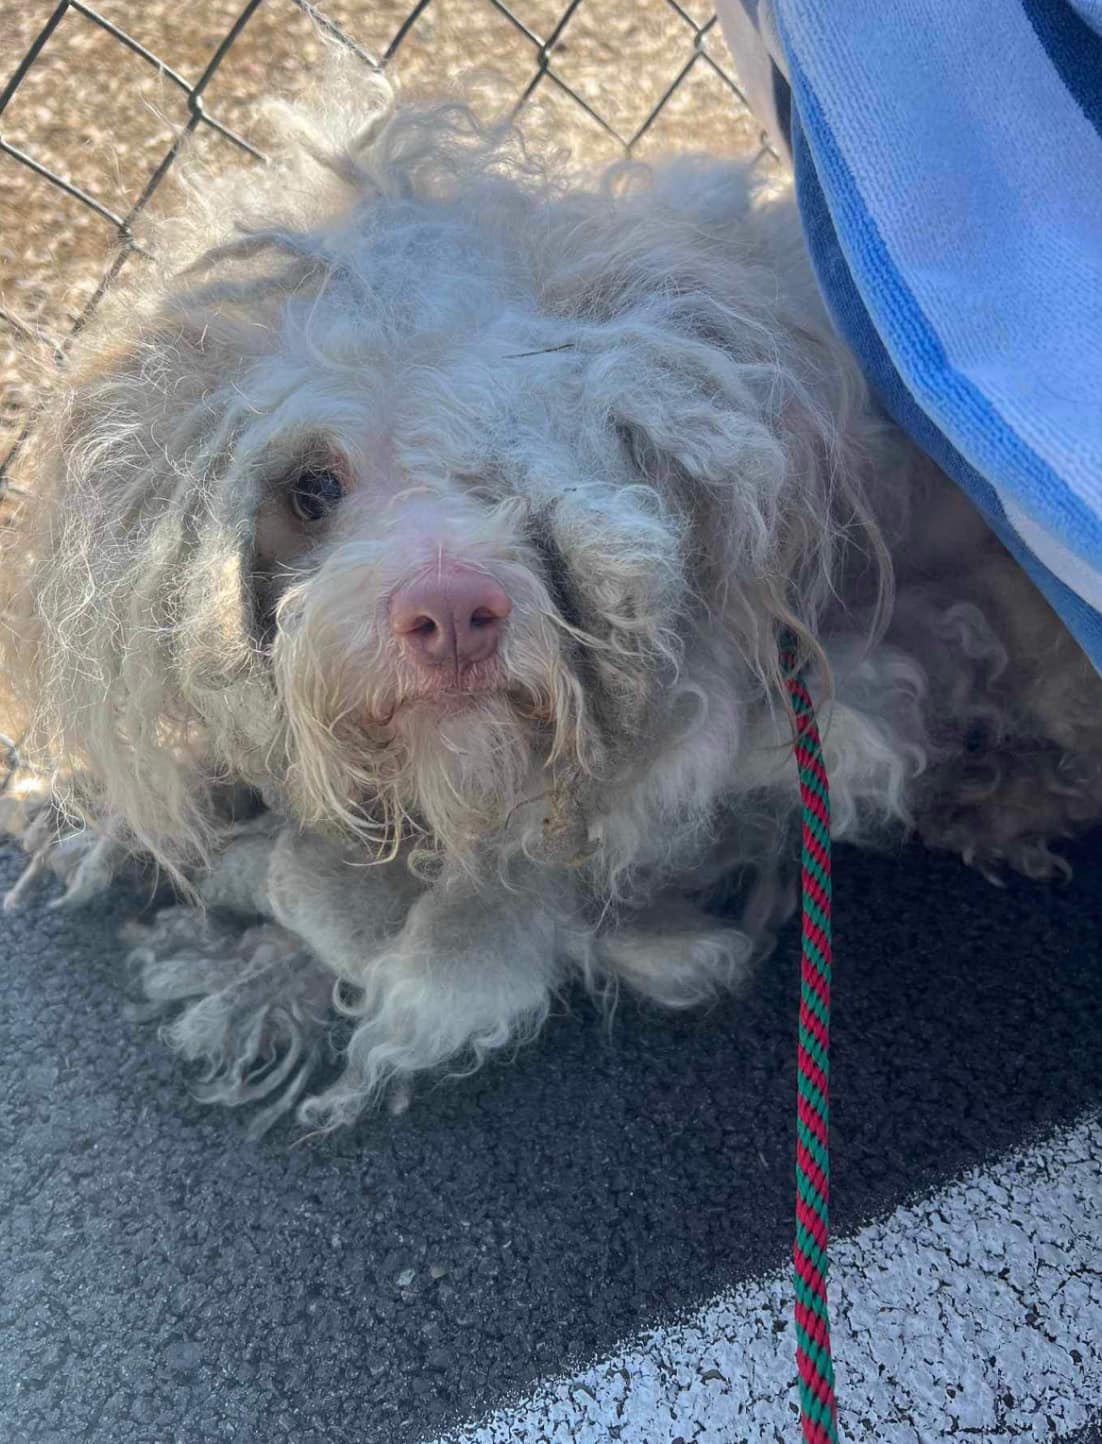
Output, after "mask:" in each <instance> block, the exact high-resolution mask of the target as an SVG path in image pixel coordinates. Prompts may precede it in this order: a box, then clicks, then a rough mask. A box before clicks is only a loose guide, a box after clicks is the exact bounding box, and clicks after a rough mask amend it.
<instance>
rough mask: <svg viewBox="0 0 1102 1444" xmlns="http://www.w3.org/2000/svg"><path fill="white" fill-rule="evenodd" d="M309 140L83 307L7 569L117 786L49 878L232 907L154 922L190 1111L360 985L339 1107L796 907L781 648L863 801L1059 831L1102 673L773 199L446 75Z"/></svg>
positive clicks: (981, 848)
mask: <svg viewBox="0 0 1102 1444" xmlns="http://www.w3.org/2000/svg"><path fill="white" fill-rule="evenodd" d="M299 142H300V144H299V148H298V150H297V152H296V154H295V155H294V156H293V157H292V160H291V161H289V162H288V165H287V166H286V167H284V168H283V169H280V170H276V171H272V172H268V173H267V174H266V175H263V176H260V177H252V178H250V180H249V182H248V184H247V185H246V186H244V187H243V186H242V185H241V183H240V181H239V180H234V181H231V182H226V183H223V184H221V185H219V186H216V187H214V188H212V189H211V190H210V191H209V192H208V193H207V199H206V203H205V209H203V210H201V211H200V209H199V207H198V203H197V205H196V208H195V209H194V211H193V212H192V213H190V215H189V223H190V226H191V230H190V232H189V233H188V234H187V235H185V236H182V237H177V238H176V244H175V248H174V249H172V248H170V249H169V250H168V252H167V254H166V255H165V258H164V262H163V267H162V270H161V273H160V278H159V281H158V283H157V284H156V285H154V286H150V284H149V279H148V277H137V278H136V279H135V282H134V284H133V286H132V287H131V289H130V290H129V291H128V292H124V293H120V294H119V295H118V296H117V297H116V298H115V300H114V303H113V305H111V306H110V307H109V308H108V309H106V310H105V311H104V313H103V314H102V315H101V317H100V319H99V320H98V322H97V324H96V328H95V331H94V333H92V334H91V335H90V336H89V338H88V339H87V340H86V342H85V343H84V345H83V349H82V351H81V353H80V354H79V356H78V357H77V358H76V361H75V363H74V367H73V371H72V374H71V377H70V379H69V381H68V386H67V391H66V395H65V396H64V398H63V399H62V401H61V402H60V403H59V404H58V406H57V407H56V408H55V410H54V412H53V415H52V420H51V421H50V423H49V425H48V426H45V427H44V428H43V432H42V434H41V435H40V438H39V441H38V445H37V453H36V457H35V459H34V461H33V464H32V470H33V478H32V482H31V489H32V491H33V493H34V502H33V504H28V505H27V506H26V507H24V509H23V511H22V513H21V515H20V517H19V518H18V519H17V520H16V522H15V523H13V525H12V526H11V527H10V528H9V546H8V556H7V559H6V566H5V581H4V587H5V592H6V597H5V614H6V619H7V630H6V634H5V638H4V647H5V650H6V654H7V655H6V669H7V676H8V678H9V681H10V693H11V696H10V698H9V702H8V706H9V709H10V710H11V711H13V712H14V713H17V714H22V716H23V719H24V721H25V724H26V725H27V726H28V727H29V728H30V729H31V733H32V735H33V736H34V737H36V738H37V739H38V745H39V746H40V748H41V750H42V752H43V753H44V754H47V755H48V756H49V757H51V758H52V759H53V760H54V762H61V763H62V764H63V765H64V766H66V767H68V768H70V769H72V768H79V769H80V771H81V775H82V776H83V777H84V778H85V779H86V782H85V786H86V787H88V788H90V789H92V792H91V810H92V813H93V814H94V815H96V816H98V817H99V818H100V819H108V821H107V822H106V823H105V824H103V825H104V826H106V828H107V829H108V831H107V835H105V836H104V838H103V839H102V840H101V842H100V844H99V846H98V848H96V849H93V850H92V851H91V852H89V851H88V850H87V849H85V850H84V851H83V853H82V854H81V859H82V860H81V864H80V869H79V870H78V876H77V878H76V879H75V880H73V883H72V888H71V890H72V892H73V894H74V895H80V894H81V893H82V892H83V891H85V890H87V886H88V881H89V877H94V876H100V875H106V873H107V871H109V862H110V859H109V856H108V854H110V853H111V852H113V851H114V850H115V849H117V848H121V847H124V846H135V845H136V846H138V847H140V848H142V849H146V850H148V851H149V852H151V853H152V854H153V856H154V857H155V858H157V859H158V860H159V861H160V862H161V863H163V864H165V865H166V866H167V867H168V868H170V869H171V870H173V871H174V872H175V873H176V875H177V876H178V877H190V878H192V879H197V882H196V886H197V888H198V891H199V892H200V894H201V895H202V897H203V898H204V900H205V902H206V903H207V904H208V905H209V906H210V908H211V912H210V914H209V915H207V914H205V913H204V912H203V911H202V910H200V909H197V908H194V907H188V908H182V909H177V910H175V911H173V912H171V913H169V914H167V915H164V916H163V917H162V918H161V919H160V921H159V922H158V923H157V924H156V925H155V927H154V929H153V930H152V932H151V933H149V934H148V935H147V936H146V937H145V938H144V940H143V947H144V950H145V952H144V956H145V959H146V964H147V966H146V984H147V987H148V989H149V991H150V992H151V994H152V995H153V996H154V997H155V998H158V999H160V1000H163V1001H176V1002H187V1004H188V1006H187V1007H186V1008H185V1010H184V1011H183V1012H182V1013H181V1016H180V1018H179V1020H178V1021H177V1023H176V1024H175V1026H174V1030H173V1031H174V1037H175V1039H176V1041H177V1043H178V1044H179V1046H180V1047H181V1049H182V1050H183V1051H185V1052H186V1053H187V1054H188V1055H189V1056H191V1057H193V1058H196V1059H200V1060H202V1061H203V1062H205V1063H206V1065H207V1067H208V1092H209V1093H210V1095H211V1096H214V1097H220V1098H222V1099H224V1100H227V1101H239V1100H241V1099H243V1098H248V1097H259V1096H263V1095H264V1094H265V1093H272V1094H278V1095H279V1097H280V1100H281V1101H280V1103H279V1104H278V1105H277V1106H285V1105H286V1104H287V1103H289V1102H290V1101H293V1099H294V1098H296V1097H297V1095H298V1093H299V1092H300V1091H301V1089H302V1087H303V1085H304V1084H305V1082H306V1080H307V1077H308V1075H309V1063H310V1061H311V1059H312V1056H313V1053H314V1051H315V1050H316V1047H317V1046H318V1043H319V1040H320V1039H321V1037H322V1035H323V1032H324V1028H325V1020H326V1017H327V1015H328V1013H329V1010H330V1007H331V1004H332V1001H333V998H334V997H335V999H336V1001H337V1005H338V1006H339V1007H340V1008H342V1009H343V1010H345V1011H347V1012H348V1013H350V1014H351V1015H352V1016H353V1019H354V1029H353V1031H352V1034H351V1041H350V1044H349V1047H348V1049H347V1052H346V1055H345V1070H344V1073H343V1075H342V1077H341V1078H340V1079H339V1080H338V1082H337V1083H336V1084H334V1085H333V1086H332V1087H331V1088H330V1089H329V1090H328V1091H327V1092H325V1093H323V1094H322V1095H320V1096H319V1097H316V1098H313V1099H309V1100H307V1101H306V1102H305V1103H304V1104H303V1105H302V1111H303V1116H304V1117H306V1118H309V1119H311V1120H314V1121H318V1122H321V1123H329V1122H334V1121H341V1120H343V1119H346V1118H349V1117H352V1116H354V1115H355V1114H356V1112H357V1111H358V1110H359V1109H360V1108H361V1107H362V1106H363V1104H364V1103H365V1102H366V1101H368V1100H370V1099H372V1098H373V1097H375V1096H376V1095H377V1094H378V1093H379V1091H380V1090H381V1089H382V1088H383V1086H384V1085H386V1084H387V1083H388V1082H390V1081H391V1080H393V1079H395V1078H401V1077H402V1076H404V1075H407V1074H410V1073H412V1072H415V1071H416V1070H419V1069H423V1068H427V1067H432V1066H435V1065H438V1064H441V1063H448V1064H457V1063H458V1064H467V1063H469V1062H472V1061H474V1062H476V1061H477V1060H478V1059H479V1058H481V1057H482V1056H483V1055H484V1054H486V1053H487V1052H489V1051H490V1050H492V1049H496V1048H500V1047H502V1046H503V1045H505V1044H507V1043H509V1042H510V1041H512V1040H515V1039H516V1038H518V1037H520V1036H523V1035H525V1034H526V1033H529V1032H530V1031H531V1030H532V1029H533V1028H534V1027H535V1026H538V1024H539V1022H540V1021H541V1020H542V1018H543V1017H544V1015H545V1014H546V1011H547V1008H548V1006H549V1001H550V999H551V998H552V996H553V995H554V993H555V991H556V989H557V988H559V987H560V986H561V985H562V984H563V982H564V981H565V980H566V979H567V978H568V977H570V976H571V975H581V976H582V977H583V978H584V979H585V980H586V981H587V982H588V984H589V985H590V986H591V987H593V988H595V989H597V990H606V989H610V988H615V986H617V985H618V984H619V983H622V982H623V983H627V984H629V985H630V986H632V987H634V988H636V989H637V990H639V991H641V992H643V993H644V994H646V995H648V996H651V997H653V998H655V999H657V1000H659V1001H661V1002H663V1003H666V1004H669V1005H674V1006H684V1005H687V1004H691V1003H694V1002H696V1001H698V1000H700V999H701V998H703V997H706V996H708V995H709V994H710V993H712V992H713V991H714V990H715V989H716V988H717V987H719V986H725V985H728V984H730V983H732V982H734V981H736V980H737V979H738V978H739V977H740V976H742V974H743V973H744V971H745V969H746V966H747V963H748V960H749V958H750V956H751V954H752V952H753V951H754V949H755V947H759V948H760V946H761V940H762V939H763V938H764V937H765V936H767V935H768V932H769V930H770V928H771V927H772V926H773V925H775V923H776V921H777V920H778V919H779V918H780V917H781V916H782V915H783V912H784V909H785V906H786V905H787V889H786V885H785V881H784V866H783V864H784V863H785V861H786V860H787V858H788V854H789V850H790V848H789V844H790V840H791V820H792V817H793V812H794V807H795V803H796V787H795V771H794V765H793V761H792V755H791V745H790V743H791V734H790V725H789V717H788V713H787V710H786V706H785V701H784V684H783V677H782V673H781V670H780V663H779V658H778V646H779V641H780V638H781V636H782V635H783V634H785V633H792V634H794V635H795V636H796V638H797V639H798V642H799V645H800V651H801V660H802V662H803V664H805V665H807V667H808V669H809V677H810V679H811V682H812V686H813V689H814V690H815V692H816V695H817V698H818V701H819V705H820V710H821V719H820V720H821V724H822V726H823V729H824V732H825V754H826V761H827V765H828V770H829V772H830V776H831V783H832V791H833V798H834V809H835V831H836V834H837V835H839V836H841V837H846V838H852V839H855V840H857V841H876V840H879V839H881V838H883V837H885V836H890V835H891V834H892V833H893V832H894V833H899V832H901V831H902V830H904V829H907V828H911V827H917V829H918V830H919V831H920V832H921V833H922V834H923V835H924V836H925V837H926V838H927V840H928V841H930V842H931V843H933V844H935V845H940V846H947V847H952V848H955V849H957V850H959V851H960V852H962V853H963V854H964V855H965V856H966V857H967V858H969V859H970V860H975V861H977V862H978V863H980V864H981V865H983V866H985V867H996V866H999V865H1001V864H1006V865H1009V866H1014V867H1018V868H1020V869H1021V870H1023V871H1025V872H1027V873H1030V874H1031V875H1036V876H1041V875H1045V874H1047V873H1049V872H1051V871H1053V870H1054V869H1056V868H1057V867H1059V866H1060V864H1059V860H1058V859H1056V858H1055V857H1054V856H1053V854H1052V853H1051V852H1050V851H1049V846H1048V844H1049V842H1050V841H1051V840H1052V839H1053V838H1054V837H1057V836H1060V835H1065V834H1067V833H1068V832H1070V831H1074V830H1077V829H1079V828H1081V827H1083V826H1086V825H1089V823H1091V822H1092V821H1094V820H1095V819H1096V818H1098V817H1099V815H1100V814H1102V708H1100V706H1099V703H1100V700H1102V684H1100V683H1099V680H1098V678H1097V677H1096V676H1095V674H1094V673H1093V671H1092V670H1091V669H1090V667H1089V665H1088V664H1087V662H1086V661H1085V660H1084V659H1083V657H1082V655H1081V654H1080V653H1079V651H1078V649H1077V648H1076V646H1075V644H1074V643H1073V641H1072V640H1071V638H1070V637H1069V636H1068V634H1067V633H1066V632H1065V631H1064V629H1063V628H1062V626H1061V625H1060V623H1059V622H1058V620H1057V619H1056V618H1055V617H1054V615H1053V614H1052V613H1051V611H1050V610H1049V609H1048V607H1047V606H1046V605H1045V604H1044V602H1043V601H1042V600H1041V599H1040V597H1039V596H1038V595H1037V594H1036V592H1035V591H1034V590H1033V588H1032V587H1031V585H1030V584H1029V583H1028V582H1027V580H1026V579H1025V578H1024V576H1023V575H1022V574H1021V573H1020V572H1019V571H1018V569H1017V568H1016V567H1015V566H1014V565H1013V563H1012V562H1011V561H1010V559H1009V558H1008V557H1007V555H1006V554H1005V552H1003V551H1002V549H1001V548H1000V547H999V545H998V544H997V542H996V541H995V540H994V538H993V537H992V536H991V535H990V534H989V533H988V531H987V530H986V528H985V526H984V525H983V523H982V522H981V521H980V519H979V518H978V516H977V515H976V514H975V513H974V512H973V511H972V510H971V508H970V507H969V506H968V504H967V503H966V502H965V501H964V499H963V498H962V497H961V496H960V494H959V493H958V492H957V491H956V490H955V489H954V488H953V487H952V486H951V485H950V484H949V483H948V482H946V481H945V480H944V479H943V478H942V477H941V476H940V475H939V474H938V473H937V472H936V470H935V469H934V468H933V467H932V466H930V465H929V463H927V462H925V461H924V460H923V459H922V458H920V457H919V456H918V455H917V454H916V453H915V452H914V451H913V450H912V449H911V448H910V447H909V446H908V445H907V444H906V443H905V442H904V440H903V439H902V438H901V437H900V436H899V435H898V434H897V433H896V432H895V431H893V430H892V428H890V427H889V426H887V425H886V424H885V423H884V421H883V420H882V419H881V418H879V417H878V416H877V415H876V414H875V412H874V410H873V408H872V407H871V406H870V404H869V402H868V398H867V396H866V393H865V390H864V387H863V385H862V383H861V381H860V379H859V377H858V374H857V372H856V370H855V368H854V365H853V363H852V361H851V360H850V358H849V357H848V355H847V354H846V352H845V350H844V348H843V347H842V346H841V345H840V343H839V342H838V340H837V339H836V338H835V336H834V335H833V333H832V331H831V329H830V326H829V323H828V322H827V320H826V318H825V316H824V315H823V313H822V310H821V307H820V303H819V301H818V299H817V296H816V294H815V288H814V284H813V282H812V279H811V276H810V274H809V271H808V268H807V263H806V259H805V257H804V255H803V252H802V245H801V241H800V237H799V234H798V225H797V222H796V220H795V217H794V213H793V211H792V209H791V205H790V203H789V202H788V201H785V200H781V201H778V202H775V203H765V202H759V201H755V200H754V199H753V198H752V197H751V194H750V191H749V189H748V185H747V181H746V176H745V173H744V172H743V171H742V170H741V169H740V168H738V167H734V166H730V165H725V164H720V163H704V162H700V163H683V164H680V165H676V166H673V167H670V168H669V169H667V170H664V171H660V172H658V173H657V174H656V175H654V176H650V175H649V174H647V173H644V172H643V171H641V170H640V169H639V168H627V169H624V168H621V169H620V170H619V171H618V172H616V173H615V174H614V175H611V176H610V177H609V178H607V179H606V181H605V182H604V183H603V184H602V186H601V187H599V188H598V189H595V190H588V191H585V190H576V189H570V188H567V187H563V186H559V185H557V184H555V183H554V182H553V181H551V180H549V179H548V178H547V177H546V176H544V175H542V174H540V173H538V172H537V171H536V170H535V168H534V167H532V166H531V165H529V163H528V161H527V157H526V155H525V153H524V152H523V150H522V149H519V148H518V146H517V144H516V142H515V140H512V139H508V138H506V139H502V138H501V137H487V136H485V135H484V134H482V133H480V132H479V131H478V130H477V128H476V127H474V126H473V125H472V124H471V122H470V120H469V117H468V116H467V115H466V113H465V112H464V111H462V110H461V109H459V108H456V107H448V106H441V107H436V108H410V109H406V110H399V111H397V112H396V114H394V115H393V116H391V117H389V118H382V117H379V116H376V117H375V118H374V119H372V120H371V121H370V123H369V124H368V125H367V127H366V129H363V128H360V127H359V126H357V127H352V128H350V121H349V115H348V112H347V110H346V108H344V107H343V106H341V105H337V106H336V107H335V109H334V111H333V114H332V115H331V116H330V118H329V119H328V120H325V121H321V122H315V123H314V125H313V128H312V129H304V127H303V125H302V124H300V125H299ZM163 239H164V238H163ZM242 795H247V796H248V797H249V798H251V799H252V800H253V801H252V811H253V814H254V815H252V816H250V817H246V816H244V814H243V813H242V810H241V807H240V798H241V796H242ZM227 798H230V799H232V801H231V802H229V803H227V801H226V799H227ZM9 801H10V799H9ZM17 801H18V799H17ZM235 809H236V811H235ZM24 811H26V809H24ZM36 826H39V833H38V834H34V836H37V838H38V840H39V841H43V840H44V838H43V837H42V835H41V827H40V824H39V822H34V821H32V823H31V829H32V834H33V830H34V828H35V827H36ZM733 872H736V873H738V874H739V875H740V876H741V877H742V878H743V879H744V880H745V881H746V883H747V887H746V890H745V891H746V901H745V916H744V919H743V922H742V925H741V926H739V927H733V926H730V925H726V924H723V923H721V922H720V921H719V920H718V919H717V918H715V917H713V916H711V915H709V914H708V912H707V911H706V910H705V906H704V904H705V903H706V900H707V896H708V893H709V890H711V889H713V888H714V887H715V886H716V885H717V884H719V883H721V882H722V880H723V879H724V878H726V877H729V876H730V875H731V874H732V873H733ZM227 909H228V910H229V911H230V912H232V913H233V914H235V915H249V914H252V915H253V922H252V925H251V926H250V927H249V929H248V930H247V931H246V932H245V933H244V935H243V936H242V935H241V933H240V927H238V929H237V932H236V933H235V932H233V930H232V929H231V928H230V927H229V925H227V924H223V923H222V922H221V921H219V919H220V918H221V917H223V916H224V913H225V910H227ZM335 980H336V981H337V984H338V986H337V988H336V991H335V992H334V986H333V985H334V981H335ZM265 1064H267V1065H269V1066H267V1069H266V1071H265ZM258 1068H259V1069H260V1072H259V1073H258V1071H257V1070H258ZM280 1089H285V1091H283V1092H282V1093H280Z"/></svg>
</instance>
